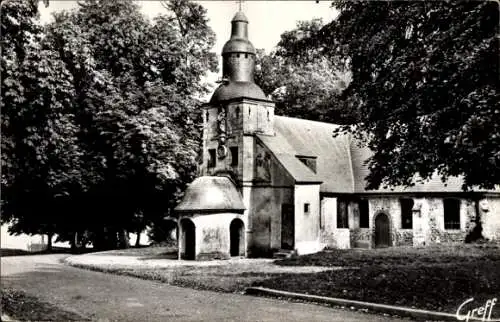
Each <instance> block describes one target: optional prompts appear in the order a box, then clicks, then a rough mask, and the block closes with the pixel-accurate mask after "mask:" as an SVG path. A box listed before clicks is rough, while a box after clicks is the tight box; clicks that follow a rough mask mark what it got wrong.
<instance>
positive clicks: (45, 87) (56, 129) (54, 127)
mask: <svg viewBox="0 0 500 322" xmlns="http://www.w3.org/2000/svg"><path fill="white" fill-rule="evenodd" d="M1 5H2V13H3V14H2V35H3V38H2V60H1V68H2V83H1V88H2V102H1V109H2V123H1V124H2V141H1V142H2V223H5V222H12V226H11V227H10V232H13V233H16V234H19V233H27V234H48V240H49V244H48V246H49V248H50V247H51V241H52V236H53V235H54V233H55V230H56V226H57V224H58V222H59V221H60V220H61V210H62V205H63V204H64V199H65V198H66V196H67V195H68V194H69V193H71V191H72V190H73V189H74V187H75V186H78V185H79V180H80V173H79V171H78V169H79V164H80V156H81V151H80V150H79V149H78V146H77V145H76V137H75V134H76V130H77V128H76V126H75V122H74V118H73V114H72V110H71V109H72V106H73V104H72V97H73V95H74V92H73V89H72V87H71V77H70V75H69V73H68V71H67V70H66V69H65V68H64V65H63V64H61V62H60V61H58V60H57V59H56V58H55V57H56V53H55V52H54V51H53V50H51V49H50V48H49V47H48V46H47V43H46V42H45V41H44V40H43V37H42V27H41V26H40V25H39V23H38V22H37V20H36V19H37V17H38V10H37V5H38V2H37V1H3V2H2V3H1Z"/></svg>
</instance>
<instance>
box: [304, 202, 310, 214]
mask: <svg viewBox="0 0 500 322" xmlns="http://www.w3.org/2000/svg"><path fill="white" fill-rule="evenodd" d="M309 208H310V206H309V204H308V203H305V204H304V214H308V213H309Z"/></svg>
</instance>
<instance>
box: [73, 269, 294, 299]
mask: <svg viewBox="0 0 500 322" xmlns="http://www.w3.org/2000/svg"><path fill="white" fill-rule="evenodd" d="M74 266H75V267H79V268H84V269H90V270H94V271H99V272H104V273H112V274H117V275H125V276H132V277H138V278H142V279H145V280H152V281H158V282H162V283H167V284H170V285H175V286H180V287H187V288H193V289H197V290H208V291H216V292H227V293H242V292H243V291H244V290H245V288H247V287H249V286H253V285H255V284H256V283H258V282H262V281H265V280H269V279H271V278H273V277H279V276H282V275H284V273H266V272H245V271H244V269H241V268H235V267H234V266H233V267H231V268H229V267H228V266H205V267H194V266H179V267H175V268H122V267H116V266H106V267H103V266H98V265H74ZM292 275H293V274H292Z"/></svg>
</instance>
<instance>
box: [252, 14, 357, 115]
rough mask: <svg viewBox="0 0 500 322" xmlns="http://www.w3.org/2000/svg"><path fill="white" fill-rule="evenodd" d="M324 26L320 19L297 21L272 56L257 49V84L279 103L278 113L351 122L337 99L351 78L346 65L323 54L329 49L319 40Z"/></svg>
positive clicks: (277, 106) (284, 35) (284, 34)
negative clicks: (295, 25) (295, 26)
mask: <svg viewBox="0 0 500 322" xmlns="http://www.w3.org/2000/svg"><path fill="white" fill-rule="evenodd" d="M322 26H323V23H322V20H321V19H315V20H312V21H302V22H298V23H297V28H296V29H294V30H292V31H287V32H285V33H283V34H282V35H281V40H280V42H279V43H278V45H277V47H276V48H275V50H274V51H273V52H272V53H271V54H269V55H266V54H265V52H264V51H263V50H258V51H257V70H256V75H255V79H256V83H257V84H258V85H259V86H260V87H261V88H262V89H263V91H264V92H265V93H266V94H267V95H271V97H272V99H273V100H274V101H275V102H276V112H277V113H278V114H282V115H288V116H297V117H302V118H306V119H312V120H332V121H334V122H335V123H341V124H345V123H350V122H351V117H350V115H349V113H348V111H345V110H344V109H343V108H342V105H341V102H340V101H339V100H338V98H339V95H340V93H341V92H342V90H343V89H344V88H345V87H346V86H347V85H348V83H349V79H350V75H349V72H348V70H346V69H345V68H344V66H345V64H344V62H342V61H341V60H340V59H337V60H330V59H326V58H325V56H324V55H323V54H322V53H323V51H324V50H325V47H326V44H324V43H321V42H319V41H318V39H319V35H318V33H319V32H320V31H321V28H322ZM327 111H328V112H329V113H327ZM334 114H335V115H334ZM326 117H327V118H326Z"/></svg>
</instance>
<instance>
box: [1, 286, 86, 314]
mask: <svg viewBox="0 0 500 322" xmlns="http://www.w3.org/2000/svg"><path fill="white" fill-rule="evenodd" d="M1 293H2V312H3V313H5V314H7V315H8V316H10V317H11V318H14V319H16V320H20V321H90V320H89V319H86V318H85V317H83V316H81V315H78V314H76V313H73V312H68V311H65V310H61V309H59V308H58V307H56V306H54V305H52V304H49V303H46V302H42V301H39V300H38V299H37V298H35V297H32V296H29V295H27V294H26V293H24V292H22V291H17V290H13V289H2V290H1Z"/></svg>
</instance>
